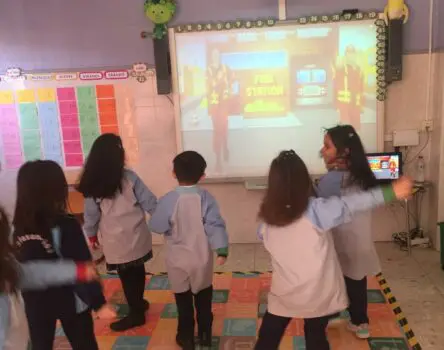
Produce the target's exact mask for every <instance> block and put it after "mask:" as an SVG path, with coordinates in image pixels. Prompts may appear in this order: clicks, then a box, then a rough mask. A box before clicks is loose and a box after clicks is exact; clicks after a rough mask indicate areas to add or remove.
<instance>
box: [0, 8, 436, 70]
mask: <svg viewBox="0 0 444 350" xmlns="http://www.w3.org/2000/svg"><path fill="white" fill-rule="evenodd" d="M287 2H288V18H295V17H298V16H305V15H311V14H323V13H336V12H338V11H341V10H342V9H344V8H359V9H361V10H375V9H376V10H382V9H383V8H384V5H385V4H386V0H373V1H368V0H335V1H331V0H298V1H291V0H288V1H287ZM178 3H179V5H178V8H179V10H178V13H177V16H176V17H175V19H174V21H173V24H181V23H190V22H200V21H217V20H229V19H236V18H253V19H254V18H258V17H275V18H276V17H277V16H278V6H277V4H278V0H242V1H238V0H225V1H203V0H186V1H184V0H181V1H178ZM407 3H408V4H409V7H410V10H411V19H410V21H409V23H408V25H406V27H405V47H404V49H405V52H406V53H412V52H424V51H426V50H427V48H428V46H427V44H428V24H427V23H428V16H429V15H428V4H429V0H409V1H407ZM434 3H435V8H436V11H435V14H436V15H437V14H438V13H439V12H441V13H444V5H443V1H442V0H439V1H436V0H435V2H434ZM436 25H438V22H436ZM150 29H151V25H150V22H149V21H148V20H147V19H146V18H145V16H144V13H143V0H131V1H122V0H76V1H60V0H39V1H27V0H2V1H0V48H1V50H0V72H1V71H4V70H5V69H7V68H8V67H11V66H18V67H20V68H22V69H25V70H54V69H67V68H94V67H115V66H129V65H131V64H133V63H135V62H140V61H143V62H147V63H149V64H153V63H154V55H153V49H152V42H151V41H150V40H147V39H145V40H144V39H141V37H140V32H141V31H145V30H150ZM441 32H442V31H441ZM435 33H438V30H435ZM434 48H435V49H439V48H444V38H443V37H442V36H441V38H439V39H438V38H437V35H435V38H434Z"/></svg>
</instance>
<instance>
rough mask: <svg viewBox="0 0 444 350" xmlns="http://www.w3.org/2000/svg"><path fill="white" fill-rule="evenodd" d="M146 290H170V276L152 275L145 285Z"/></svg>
mask: <svg viewBox="0 0 444 350" xmlns="http://www.w3.org/2000/svg"><path fill="white" fill-rule="evenodd" d="M145 289H146V290H169V289H170V283H169V281H168V276H166V275H164V276H152V277H151V278H150V280H149V282H148V283H147V284H146V286H145Z"/></svg>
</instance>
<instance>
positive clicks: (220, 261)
mask: <svg viewBox="0 0 444 350" xmlns="http://www.w3.org/2000/svg"><path fill="white" fill-rule="evenodd" d="M226 261H227V258H226V257H225V256H218V257H217V258H216V264H217V265H219V266H221V265H223V264H225V262H226Z"/></svg>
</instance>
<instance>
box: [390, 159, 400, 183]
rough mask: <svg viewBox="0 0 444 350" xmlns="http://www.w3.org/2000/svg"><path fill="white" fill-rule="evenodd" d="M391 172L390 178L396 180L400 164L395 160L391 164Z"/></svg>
mask: <svg viewBox="0 0 444 350" xmlns="http://www.w3.org/2000/svg"><path fill="white" fill-rule="evenodd" d="M389 170H390V177H391V178H392V179H395V178H396V175H397V173H398V164H397V163H396V162H395V161H394V160H391V161H390V162H389Z"/></svg>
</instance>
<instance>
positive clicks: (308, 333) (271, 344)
mask: <svg viewBox="0 0 444 350" xmlns="http://www.w3.org/2000/svg"><path fill="white" fill-rule="evenodd" d="M335 316H337V315H331V316H323V317H317V318H306V319H304V333H305V348H306V350H329V349H330V345H329V344H328V339H327V335H326V334H325V329H326V328H327V325H328V321H329V320H330V319H331V318H333V317H335ZM290 321H291V318H289V317H282V316H276V315H273V314H271V313H269V312H268V311H267V312H266V313H265V315H264V319H263V320H262V326H261V329H260V330H259V337H258V340H257V343H256V346H255V348H254V349H255V350H278V349H279V344H280V343H281V340H282V337H283V335H284V333H285V329H286V328H287V326H288V324H289V323H290Z"/></svg>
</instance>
